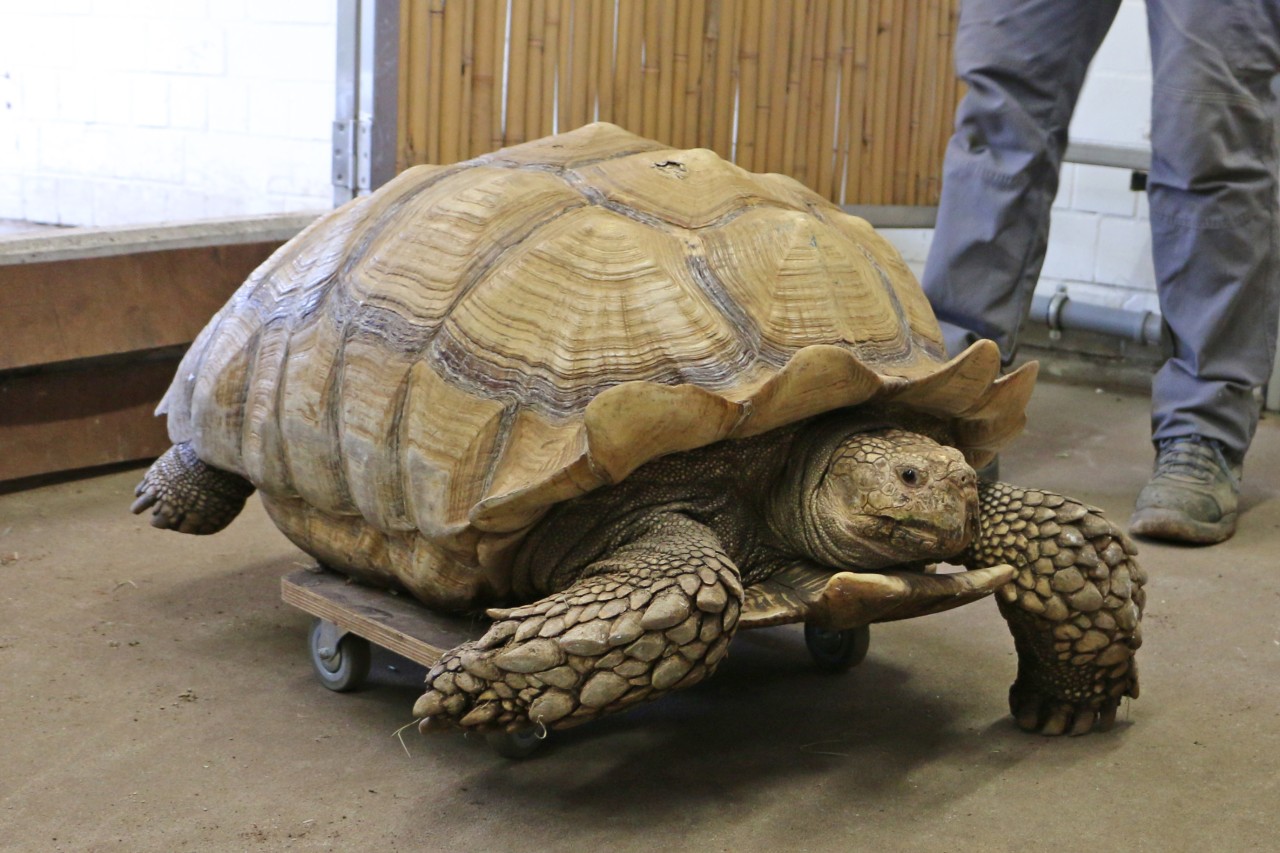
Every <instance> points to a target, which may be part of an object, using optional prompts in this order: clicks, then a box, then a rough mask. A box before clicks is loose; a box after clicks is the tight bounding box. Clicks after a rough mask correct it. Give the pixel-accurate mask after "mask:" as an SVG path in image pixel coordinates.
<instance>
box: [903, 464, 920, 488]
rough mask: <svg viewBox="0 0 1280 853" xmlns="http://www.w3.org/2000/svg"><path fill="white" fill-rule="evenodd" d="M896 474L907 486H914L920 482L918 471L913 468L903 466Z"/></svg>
mask: <svg viewBox="0 0 1280 853" xmlns="http://www.w3.org/2000/svg"><path fill="white" fill-rule="evenodd" d="M898 476H899V477H901V478H902V482H904V483H906V484H907V485H908V486H914V485H916V484H917V483H919V482H920V472H919V471H917V470H916V469H915V468H903V469H902V470H901V471H899V472H898Z"/></svg>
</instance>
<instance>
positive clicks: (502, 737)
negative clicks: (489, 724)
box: [484, 729, 547, 759]
mask: <svg viewBox="0 0 1280 853" xmlns="http://www.w3.org/2000/svg"><path fill="white" fill-rule="evenodd" d="M484 739H485V743H487V744H489V748H490V749H492V750H493V751H494V752H496V753H498V755H501V756H502V757H503V758H515V759H520V758H528V757H529V756H530V755H533V754H534V753H535V752H537V751H538V750H540V749H542V746H543V744H545V743H546V742H547V734H546V732H545V731H542V732H541V733H540V732H539V731H538V729H521V730H520V731H518V732H489V734H487V735H485V736H484Z"/></svg>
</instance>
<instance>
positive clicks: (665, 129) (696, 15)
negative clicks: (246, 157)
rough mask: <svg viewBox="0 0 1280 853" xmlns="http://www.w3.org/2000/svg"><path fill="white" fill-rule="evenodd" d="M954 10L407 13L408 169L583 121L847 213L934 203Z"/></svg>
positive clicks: (891, 3)
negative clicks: (778, 177) (848, 208)
mask: <svg viewBox="0 0 1280 853" xmlns="http://www.w3.org/2000/svg"><path fill="white" fill-rule="evenodd" d="M958 2H959V0H840V2H828V0H648V2H644V0H406V2H404V3H402V5H401V9H402V16H403V19H402V22H401V23H402V26H401V65H400V67H401V86H400V99H401V104H400V116H401V120H400V148H399V163H398V165H399V166H400V167H401V168H404V167H406V166H410V165H414V164H417V163H452V162H456V161H458V160H464V159H467V158H470V157H474V156H477V155H479V154H483V153H486V152H488V151H493V150H495V149H497V148H501V147H502V146H504V145H514V144H516V143H519V142H523V141H526V140H529V139H536V138H538V137H540V136H545V135H548V134H551V133H558V132H561V131H565V130H571V129H573V128H576V127H579V126H581V125H583V124H585V123H587V122H590V121H597V120H599V121H610V122H613V123H615V124H618V125H621V126H622V127H625V128H627V129H628V130H631V131H633V132H635V133H638V134H640V135H642V136H646V137H650V138H652V139H657V140H660V141H663V142H666V143H667V144H669V145H672V146H674V147H678V148H694V147H703V148H711V149H713V150H715V151H716V152H717V153H719V154H720V155H721V156H722V157H725V158H727V159H730V160H733V161H734V162H736V163H738V164H739V165H741V166H743V167H744V168H746V169H750V170H752V171H757V172H782V173H784V174H788V175H791V176H792V177H794V178H796V179H798V180H800V181H802V182H804V183H805V184H807V185H808V186H810V187H811V188H813V189H815V190H817V191H818V192H819V193H821V194H823V195H824V196H826V197H827V198H829V199H831V200H832V201H835V202H837V203H844V204H895V205H896V204H901V205H931V204H936V203H937V196H938V189H939V184H940V171H941V163H942V154H943V149H944V147H945V145H946V141H947V138H948V136H949V135H950V129H951V123H952V115H953V113H954V110H955V105H956V98H957V96H958V93H959V84H957V83H956V82H955V80H954V76H953V74H952V63H951V43H952V36H953V31H954V27H955V21H956V16H957V7H958Z"/></svg>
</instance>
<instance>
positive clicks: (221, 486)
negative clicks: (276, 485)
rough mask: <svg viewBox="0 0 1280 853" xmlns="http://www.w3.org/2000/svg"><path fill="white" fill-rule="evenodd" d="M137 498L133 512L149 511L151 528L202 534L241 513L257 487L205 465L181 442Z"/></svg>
mask: <svg viewBox="0 0 1280 853" xmlns="http://www.w3.org/2000/svg"><path fill="white" fill-rule="evenodd" d="M134 494H136V495H137V496H138V499H137V500H135V501H134V502H133V506H131V507H129V510H130V512H133V513H134V514H140V513H142V512H144V511H146V510H147V509H150V510H151V525H152V526H153V527H159V528H161V529H166V530H177V531H179V532H181V533H194V534H198V535H203V534H208V533H217V532H218V531H219V530H221V529H223V528H224V527H226V526H227V525H228V524H230V523H231V522H232V520H233V519H235V517H236V516H237V515H239V514H240V510H242V509H244V504H245V501H246V500H248V498H249V495H251V494H253V484H252V483H250V482H249V481H248V480H246V479H244V478H243V477H241V476H239V475H237V474H232V473H230V472H229V471H222V470H220V469H218V468H212V467H210V466H208V465H206V464H205V463H204V462H203V461H201V459H200V457H199V456H197V455H196V452H195V450H193V449H192V447H191V445H189V444H186V443H182V444H175V445H174V446H173V447H171V448H169V449H168V450H167V451H166V452H165V454H164V455H163V456H161V457H160V458H159V459H157V460H156V461H155V463H154V464H153V465H152V466H151V468H150V469H149V470H148V471H147V473H146V475H145V476H144V477H143V478H142V482H141V483H139V484H138V487H137V489H135V490H134Z"/></svg>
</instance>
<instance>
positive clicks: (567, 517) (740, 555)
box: [512, 409, 976, 599]
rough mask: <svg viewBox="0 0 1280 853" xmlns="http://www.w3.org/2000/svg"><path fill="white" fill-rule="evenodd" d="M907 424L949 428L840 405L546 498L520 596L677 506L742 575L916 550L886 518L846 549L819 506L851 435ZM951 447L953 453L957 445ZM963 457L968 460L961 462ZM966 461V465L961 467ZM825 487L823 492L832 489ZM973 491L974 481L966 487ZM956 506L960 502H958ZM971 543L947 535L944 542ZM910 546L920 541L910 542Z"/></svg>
mask: <svg viewBox="0 0 1280 853" xmlns="http://www.w3.org/2000/svg"><path fill="white" fill-rule="evenodd" d="M904 425H905V426H906V427H907V428H909V429H911V430H912V431H913V432H920V433H923V434H926V435H930V436H933V437H935V438H936V439H940V440H942V441H945V440H946V436H945V435H944V428H943V427H942V426H941V425H940V424H939V423H938V422H936V421H933V420H931V419H927V418H922V417H920V416H906V415H904V414H903V413H901V412H894V411H891V410H883V411H875V410H871V411H868V410H866V409H859V410H856V411H854V410H843V411H840V412H836V413H832V414H830V415H824V416H821V417H819V418H816V419H813V420H811V421H806V422H803V423H800V424H796V425H792V426H788V427H783V428H780V429H777V430H773V431H771V432H768V433H765V434H764V435H759V436H755V437H752V438H747V439H741V440H733V441H725V442H720V443H718V444H714V445H711V446H709V447H705V448H701V449H698V450H692V451H688V452H685V453H676V454H672V455H671V456H667V457H663V458H660V459H656V460H654V461H653V462H650V463H648V464H646V465H644V466H641V467H640V468H639V469H637V470H636V471H634V472H633V473H632V474H631V475H630V476H628V477H627V479H626V480H624V481H623V482H621V483H619V484H617V485H616V486H612V487H609V488H604V489H598V490H596V491H594V492H590V493H588V494H586V495H583V496H582V497H580V498H575V499H574V500H571V501H568V502H566V503H563V504H560V505H559V506H556V507H554V508H553V509H552V510H551V511H550V512H549V513H548V514H547V516H546V517H545V518H544V519H543V520H542V521H541V522H539V523H538V525H537V526H535V528H534V529H533V530H532V531H530V533H529V535H528V536H527V537H526V538H525V540H524V542H523V543H522V545H521V548H520V550H519V552H518V553H517V555H516V557H515V562H514V565H513V567H512V583H513V592H514V594H515V596H516V598H517V599H524V598H527V597H528V596H530V595H532V594H546V593H547V592H550V591H555V590H559V589H564V588H565V587H566V586H568V585H569V584H571V583H573V582H574V581H576V580H577V579H579V578H581V577H583V576H585V575H586V574H590V573H591V572H592V571H594V570H593V569H592V568H591V566H592V565H593V564H596V563H597V562H598V561H600V560H602V559H605V558H607V557H608V556H609V555H610V554H612V553H614V552H616V550H617V549H618V548H619V546H621V545H623V544H625V543H627V542H630V541H634V540H635V539H636V538H638V537H640V536H644V535H646V534H647V532H648V531H649V530H651V529H652V527H653V524H654V521H655V519H658V518H660V517H661V516H662V515H663V514H667V513H680V514H682V515H685V516H688V517H690V518H693V519H694V520H696V521H698V522H700V523H702V524H704V525H706V526H708V527H710V528H711V529H712V530H713V531H714V532H715V534H716V536H717V538H718V539H719V541H720V542H721V544H722V545H723V547H724V550H725V553H726V554H727V555H728V556H729V557H730V558H731V559H733V561H734V562H735V563H736V564H737V566H738V568H739V570H740V571H741V574H742V579H743V581H744V582H745V583H752V582H754V581H756V580H759V579H762V578H764V577H767V576H768V575H770V574H772V573H773V572H774V571H775V570H777V569H778V568H781V567H782V566H784V565H787V564H791V563H794V562H796V561H797V560H804V561H809V562H813V563H815V564H817V565H819V566H825V567H828V568H831V569H833V570H842V569H845V570H857V569H864V570H873V569H878V568H882V567H884V566H888V565H894V566H902V565H903V564H904V563H911V562H913V561H914V560H916V559H919V561H920V562H921V563H923V562H925V561H932V560H937V559H940V558H942V557H945V556H950V553H948V554H945V555H943V554H936V553H934V551H936V550H937V546H933V548H932V550H929V552H928V553H927V554H924V553H920V554H916V553H915V552H913V550H912V548H913V547H914V545H913V543H912V542H911V541H909V540H910V538H911V537H910V536H909V535H907V534H908V533H909V531H905V529H904V531H897V532H895V531H892V530H890V529H889V525H888V524H887V523H885V522H884V521H883V520H880V521H875V522H873V523H872V528H873V529H872V533H873V534H875V535H879V536H880V537H882V538H883V539H884V540H885V541H884V542H882V543H878V544H875V545H868V546H865V547H861V548H853V549H850V548H849V547H848V543H847V540H845V541H844V542H843V543H838V542H837V541H836V539H838V538H839V537H834V538H833V537H832V536H831V535H830V524H829V523H828V521H829V520H828V519H827V518H825V516H824V513H823V512H822V506H821V502H820V500H818V499H817V497H816V496H820V495H822V494H823V492H822V488H821V486H822V483H823V481H824V478H826V477H827V476H828V473H829V471H830V470H831V469H832V466H833V464H836V463H838V461H839V455H840V453H839V452H840V448H841V444H842V442H844V441H845V440H846V439H847V438H848V437H849V436H851V435H856V434H861V433H864V432H867V431H869V430H877V429H884V428H886V427H889V426H894V427H899V428H901V427H902V426H904ZM951 452H952V453H955V454H956V456H957V458H959V454H958V452H956V451H951ZM966 467H967V466H966ZM970 473H971V470H970ZM830 491H831V490H828V492H827V493H826V496H827V497H828V498H829V497H830ZM974 500H975V501H976V490H975V491H974ZM954 514H955V516H956V517H957V518H960V517H963V516H964V514H965V510H964V509H963V508H961V509H959V510H957V511H956V512H955V513H954ZM967 543H968V540H967V538H966V539H965V540H964V542H963V543H961V544H958V545H954V546H952V545H946V546H944V547H946V548H950V549H952V550H951V553H954V552H958V551H960V550H962V549H963V547H964V545H966V544H967ZM916 550H919V549H918V548H917V549H916Z"/></svg>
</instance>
